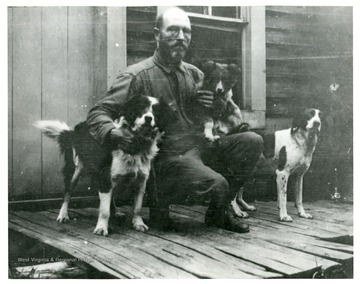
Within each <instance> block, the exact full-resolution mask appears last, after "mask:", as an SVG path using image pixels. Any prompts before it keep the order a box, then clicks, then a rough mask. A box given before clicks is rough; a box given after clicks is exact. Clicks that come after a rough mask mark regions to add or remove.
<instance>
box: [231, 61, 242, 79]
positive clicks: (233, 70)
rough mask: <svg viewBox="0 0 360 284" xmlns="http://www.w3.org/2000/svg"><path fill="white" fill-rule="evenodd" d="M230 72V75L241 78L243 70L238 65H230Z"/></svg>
mask: <svg viewBox="0 0 360 284" xmlns="http://www.w3.org/2000/svg"><path fill="white" fill-rule="evenodd" d="M228 70H229V72H230V74H232V75H234V76H236V77H238V76H240V74H241V69H240V68H239V67H238V66H237V65H236V64H229V65H228Z"/></svg>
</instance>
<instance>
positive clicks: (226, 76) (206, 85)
mask: <svg viewBox="0 0 360 284" xmlns="http://www.w3.org/2000/svg"><path fill="white" fill-rule="evenodd" d="M199 67H200V69H201V70H202V71H203V72H204V80H203V82H201V84H199V86H198V89H202V90H208V91H212V92H214V100H213V108H212V109H211V111H205V110H202V111H201V110H199V109H197V110H196V115H197V116H198V118H197V120H200V123H201V125H203V126H204V135H205V137H206V138H207V139H208V140H209V141H210V142H214V141H216V140H217V139H219V138H220V135H219V134H231V133H237V132H244V131H247V130H248V127H249V124H247V123H244V122H243V117H242V114H241V111H240V108H239V107H238V106H237V105H236V104H235V102H234V101H233V99H232V97H233V92H232V88H233V87H234V85H235V84H236V82H237V80H238V77H239V76H240V73H241V71H240V68H239V67H238V66H237V65H236V64H220V63H216V62H214V61H207V62H205V63H204V64H201V65H200V66H199ZM224 105H225V107H224Z"/></svg>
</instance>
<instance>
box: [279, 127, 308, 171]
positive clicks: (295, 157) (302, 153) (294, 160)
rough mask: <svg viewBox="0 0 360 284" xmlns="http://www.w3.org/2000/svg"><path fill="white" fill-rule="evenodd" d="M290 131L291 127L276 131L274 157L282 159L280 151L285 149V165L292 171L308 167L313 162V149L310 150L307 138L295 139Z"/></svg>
mask: <svg viewBox="0 0 360 284" xmlns="http://www.w3.org/2000/svg"><path fill="white" fill-rule="evenodd" d="M290 131H291V129H285V130H280V131H277V132H276V133H275V156H274V159H275V160H279V159H280V160H281V159H282V157H280V156H281V155H282V154H281V153H280V152H281V151H283V155H284V153H285V155H286V162H285V164H284V167H285V168H287V169H288V170H289V171H290V172H292V171H294V170H296V169H297V168H300V167H301V168H306V169H307V168H309V166H310V164H311V161H312V153H313V151H308V149H307V147H306V141H305V140H301V139H294V137H293V136H292V135H291V134H290ZM284 147H285V148H284ZM283 159H285V158H283Z"/></svg>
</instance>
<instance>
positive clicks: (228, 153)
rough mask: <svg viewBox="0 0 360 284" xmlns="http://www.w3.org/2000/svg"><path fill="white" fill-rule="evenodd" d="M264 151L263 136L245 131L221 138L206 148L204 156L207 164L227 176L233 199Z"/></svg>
mask: <svg viewBox="0 0 360 284" xmlns="http://www.w3.org/2000/svg"><path fill="white" fill-rule="evenodd" d="M262 151H263V140H262V137H261V136H260V135H258V134H256V133H254V132H243V133H237V134H232V135H228V136H224V137H222V138H220V140H219V141H218V143H217V144H216V145H213V146H209V147H208V148H206V149H204V151H203V154H202V158H203V161H204V163H205V164H206V165H208V166H209V167H211V168H212V169H214V170H215V171H217V172H218V173H220V174H221V175H223V176H224V177H225V178H226V180H227V181H228V183H229V188H230V198H231V199H232V198H233V197H234V196H235V194H236V192H237V191H238V190H239V188H240V187H241V186H242V185H244V184H245V182H246V181H247V180H248V179H249V178H250V177H251V173H252V171H253V170H254V168H255V165H256V163H257V161H258V160H259V157H260V155H261V153H262Z"/></svg>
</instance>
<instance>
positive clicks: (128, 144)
mask: <svg viewBox="0 0 360 284" xmlns="http://www.w3.org/2000/svg"><path fill="white" fill-rule="evenodd" d="M110 142H111V144H112V145H114V146H115V145H116V146H117V147H119V148H120V149H121V150H123V151H124V152H126V153H133V152H134V151H136V147H137V143H136V141H135V138H134V134H133V133H132V132H131V131H130V130H128V129H126V128H114V129H112V130H111V131H110Z"/></svg>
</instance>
